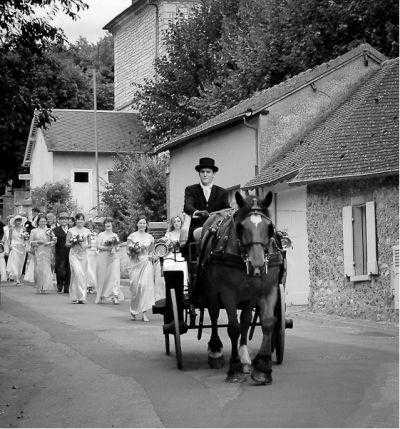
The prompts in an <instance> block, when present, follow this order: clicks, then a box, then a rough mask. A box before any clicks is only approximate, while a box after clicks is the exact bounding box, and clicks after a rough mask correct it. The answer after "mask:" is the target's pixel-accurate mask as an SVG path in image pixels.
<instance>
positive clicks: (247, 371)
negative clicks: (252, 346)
mask: <svg viewBox="0 0 400 429" xmlns="http://www.w3.org/2000/svg"><path fill="white" fill-rule="evenodd" d="M251 369H252V368H251V365H250V364H248V363H244V364H243V368H242V372H243V374H250V373H251Z"/></svg>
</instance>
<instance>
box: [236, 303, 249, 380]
mask: <svg viewBox="0 0 400 429" xmlns="http://www.w3.org/2000/svg"><path fill="white" fill-rule="evenodd" d="M250 323H251V306H250V304H249V305H246V306H245V307H244V308H243V310H242V312H241V313H240V347H239V357H240V362H241V363H242V371H243V373H244V374H250V372H251V359H250V355H249V350H248V348H247V334H248V332H249V327H250Z"/></svg>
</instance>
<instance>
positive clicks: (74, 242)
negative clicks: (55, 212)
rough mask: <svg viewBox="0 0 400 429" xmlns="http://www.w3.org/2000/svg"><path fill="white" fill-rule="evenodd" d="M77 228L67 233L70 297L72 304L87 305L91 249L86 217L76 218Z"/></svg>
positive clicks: (79, 214) (81, 215) (77, 216)
mask: <svg viewBox="0 0 400 429" xmlns="http://www.w3.org/2000/svg"><path fill="white" fill-rule="evenodd" d="M75 220H76V226H74V227H72V228H70V229H69V230H68V233H67V239H66V245H67V246H69V247H70V251H69V264H70V270H71V280H70V284H69V297H70V300H71V302H72V304H85V302H86V294H87V283H88V282H87V276H88V273H87V249H88V248H89V247H90V231H89V230H88V229H87V228H85V227H84V224H85V216H84V215H83V213H78V214H77V215H76V216H75Z"/></svg>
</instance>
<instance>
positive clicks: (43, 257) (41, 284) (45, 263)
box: [30, 214, 56, 293]
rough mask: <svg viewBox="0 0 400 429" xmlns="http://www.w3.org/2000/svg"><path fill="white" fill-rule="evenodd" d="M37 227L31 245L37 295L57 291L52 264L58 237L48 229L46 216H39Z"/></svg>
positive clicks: (33, 232) (32, 234) (33, 231)
mask: <svg viewBox="0 0 400 429" xmlns="http://www.w3.org/2000/svg"><path fill="white" fill-rule="evenodd" d="M37 225H38V226H37V228H35V229H33V230H32V232H31V236H30V245H31V249H32V251H33V257H34V271H35V274H34V277H35V283H36V290H37V293H46V292H49V291H55V287H54V285H53V273H52V271H51V264H52V258H53V246H54V245H55V244H56V237H55V235H54V233H53V231H52V230H51V229H50V228H47V220H46V216H45V215H43V214H41V215H39V216H38V218H37Z"/></svg>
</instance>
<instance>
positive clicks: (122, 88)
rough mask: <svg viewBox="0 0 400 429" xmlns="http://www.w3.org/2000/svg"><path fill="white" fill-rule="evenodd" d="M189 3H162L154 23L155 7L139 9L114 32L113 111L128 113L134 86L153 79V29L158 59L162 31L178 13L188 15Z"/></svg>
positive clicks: (149, 6) (161, 51) (161, 52)
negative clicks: (157, 30)
mask: <svg viewBox="0 0 400 429" xmlns="http://www.w3.org/2000/svg"><path fill="white" fill-rule="evenodd" d="M192 3H193V2H191V1H182V2H179V1H175V2H169V1H161V2H159V16H158V23H157V13H156V7H155V6H154V5H150V4H143V5H138V7H137V8H136V9H135V10H133V11H132V12H131V13H130V14H129V15H127V16H126V17H124V18H123V19H122V20H121V22H119V23H118V25H116V27H115V28H114V29H113V36H114V104H115V109H116V110H128V109H130V106H129V103H130V102H131V101H132V97H133V95H134V93H135V91H136V90H137V88H136V87H135V84H140V83H143V81H144V79H149V78H152V77H153V76H154V59H155V57H156V34H157V33H156V26H157V25H158V27H159V46H158V47H159V52H158V54H159V55H162V54H163V53H164V52H165V49H164V46H163V43H162V40H163V34H164V31H165V29H166V28H167V27H168V25H169V22H171V21H172V20H173V19H174V18H175V16H176V15H177V13H179V11H185V12H186V11H187V9H188V8H189V7H190V5H191V4H192Z"/></svg>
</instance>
